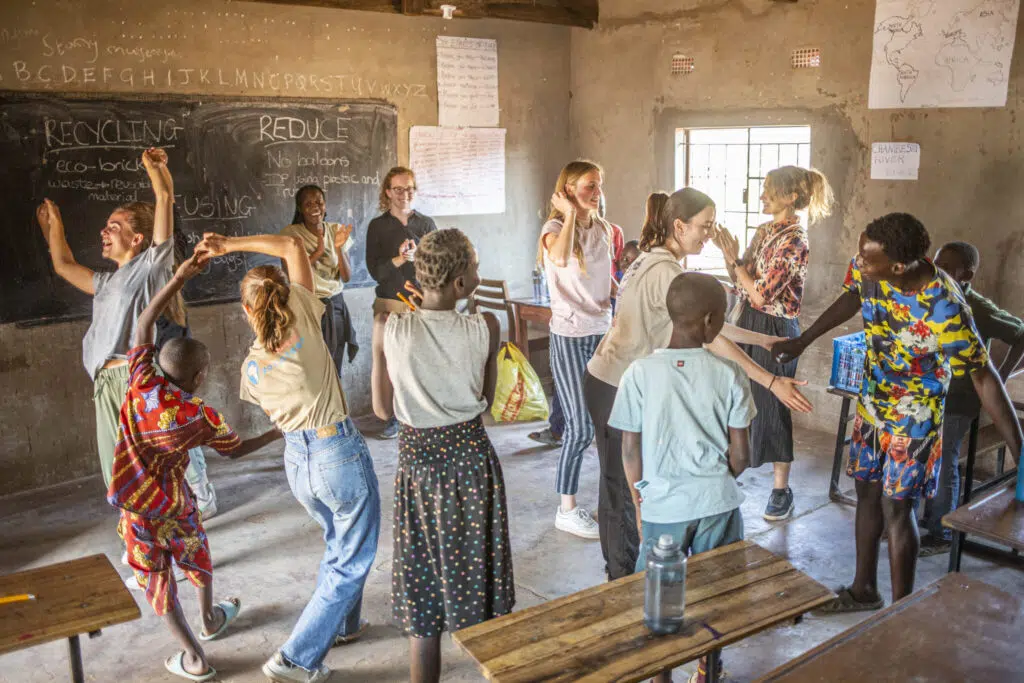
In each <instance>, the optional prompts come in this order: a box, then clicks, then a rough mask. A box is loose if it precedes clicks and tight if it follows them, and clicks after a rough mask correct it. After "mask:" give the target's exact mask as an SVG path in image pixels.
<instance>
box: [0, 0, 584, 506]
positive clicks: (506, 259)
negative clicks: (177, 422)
mask: <svg viewBox="0 0 1024 683" xmlns="http://www.w3.org/2000/svg"><path fill="white" fill-rule="evenodd" d="M439 33H447V34H450V35H458V36H471V37H480V38H496V39H497V40H498V56H499V67H498V68H499V82H500V87H501V95H500V98H501V110H502V111H501V125H502V126H504V127H506V128H507V129H508V139H507V165H506V175H507V177H506V184H507V185H506V186H507V195H506V198H507V202H506V203H507V212H506V213H505V214H504V215H496V216H464V217H456V218H446V217H441V218H438V220H437V222H438V225H439V227H458V228H461V229H462V230H464V231H466V232H467V234H469V235H470V237H471V239H472V240H473V241H474V243H475V244H476V246H477V248H478V250H479V253H480V259H481V273H482V274H483V275H484V276H485V277H497V278H506V279H508V280H510V281H520V282H525V281H526V280H528V279H529V272H530V270H531V268H532V262H533V258H534V249H535V246H534V245H535V240H536V235H537V233H538V232H539V228H540V224H541V223H540V219H539V212H540V210H541V207H542V205H543V204H544V203H545V201H546V198H547V196H548V193H549V192H550V185H551V183H552V182H553V178H554V177H555V176H556V175H557V173H558V170H559V168H560V167H561V165H562V164H563V163H565V159H566V158H567V157H568V154H569V142H568V131H569V127H568V108H569V104H568V90H569V52H568V47H567V45H568V41H569V30H568V29H566V28H562V27H556V26H544V25H539V24H526V23H520V22H512V21H490V20H488V21H452V22H444V21H442V20H440V19H432V18H406V17H400V16H389V15H386V14H378V13H374V12H352V11H340V10H330V9H317V8H301V7H289V6H283V5H269V4H259V3H247V2H224V1H221V0H181V1H177V2H163V1H160V2H156V1H149V2H137V1H135V0H132V1H128V0H124V1H119V2H110V1H108V0H75V1H73V2H72V1H70V0H36V1H34V2H31V3H3V6H2V7H0V88H3V89H14V90H42V89H46V90H52V91H56V92H59V91H62V90H64V91H71V90H73V91H88V92H110V93H128V92H131V93H139V92H142V93H151V94H157V95H158V94H159V93H162V92H174V93H188V94H195V95H203V94H217V95H254V96H255V95H259V96H288V97H304V96H308V97H342V98H359V97H364V98H369V97H383V98H384V99H387V100H389V101H391V102H393V103H394V104H396V105H397V106H398V116H399V162H400V163H405V162H407V161H408V139H409V138H408V130H409V126H412V125H437V99H436V97H437V89H436V65H435V61H436V60H435V52H434V40H435V37H436V36H437V35H438V34H439ZM76 38H79V39H84V40H82V41H78V43H77V45H78V46H74V45H72V43H73V41H74V40H75V39H76ZM140 50H149V51H150V52H149V53H148V54H147V53H143V52H141V51H140ZM255 73H263V74H264V79H265V83H266V85H265V87H264V88H263V89H262V90H257V89H254V88H253V81H254V77H253V74H255ZM241 74H245V77H244V80H243V76H242V75H241ZM272 74H276V75H274V76H272ZM309 74H314V75H316V76H318V77H320V79H319V81H320V83H321V84H323V83H327V84H330V85H329V86H326V85H322V87H325V88H326V87H330V88H331V90H330V91H329V92H328V91H319V92H317V91H314V90H310V88H309V86H308V84H307V82H306V81H305V80H304V79H301V78H300V75H304V76H308V75H309ZM168 79H169V81H170V84H168ZM47 80H48V82H46V81H47ZM246 82H248V87H247V86H246V85H245V83H246ZM300 85H302V86H305V88H306V89H305V90H301V89H300ZM290 218H291V216H290V215H289V216H281V225H282V226H283V225H285V224H286V223H287V221H288V219H290ZM70 220H71V218H70V217H69V222H70ZM100 227H101V226H95V228H96V230H97V232H98V231H99V229H100ZM4 229H13V226H5V227H4ZM97 237H98V236H97ZM348 294H349V296H348V303H349V307H350V308H351V309H352V312H353V314H354V316H355V323H356V327H357V331H358V334H359V335H360V340H361V342H362V343H363V350H362V351H361V352H360V354H359V357H358V358H357V359H356V364H355V365H348V366H346V368H345V376H344V384H345V389H346V392H347V393H348V396H349V400H350V405H351V406H352V409H353V412H354V413H356V414H364V413H368V412H369V411H370V398H369V377H370V364H369V359H370V353H369V351H370V314H369V309H370V304H371V302H372V297H373V291H372V289H360V290H351V291H350V292H349V293H348ZM191 323H192V326H193V330H194V333H195V335H196V336H197V337H198V338H200V339H202V340H204V341H205V342H206V343H207V344H209V345H210V347H211V352H212V354H213V358H214V364H213V367H212V372H211V375H210V378H209V380H208V382H207V387H206V388H205V389H204V391H203V392H202V393H203V394H204V396H205V397H206V398H207V399H208V400H209V401H210V402H211V403H212V404H213V405H215V406H217V407H218V408H220V409H222V410H223V411H224V413H225V414H226V416H227V417H228V419H229V420H230V421H231V422H232V423H233V424H234V425H235V426H236V427H237V428H238V429H239V430H240V431H241V432H242V433H243V434H251V433H253V432H254V431H257V430H260V429H263V428H264V427H265V426H266V420H265V418H264V417H263V416H262V413H260V412H259V411H258V410H256V409H254V408H252V407H251V406H248V405H244V404H242V403H241V402H240V401H239V400H238V399H237V391H238V374H239V373H238V368H239V366H240V364H241V361H242V358H243V357H244V354H245V349H246V348H247V347H248V344H249V341H250V340H251V334H250V332H249V328H248V326H247V324H246V322H245V320H244V318H243V317H242V315H241V311H240V309H239V308H238V307H237V306H235V305H224V306H214V307H206V308H197V309H194V310H193V311H192V313H191ZM86 328H87V323H84V322H78V323H67V324H58V325H49V326H46V327H39V328H34V329H18V328H16V327H14V326H13V325H6V326H0V385H2V386H3V388H4V391H3V392H0V394H2V396H3V398H2V399H0V400H2V402H3V403H2V410H3V413H2V421H0V494H4V493H8V492H12V491H19V490H24V489H28V488H33V487H36V486H43V485H47V484H53V483H56V482H59V481H63V480H67V479H72V478H75V477H80V476H83V475H87V474H90V473H93V472H95V471H96V470H97V469H98V465H97V461H96V455H95V436H94V429H95V427H94V413H93V409H92V395H91V389H92V386H91V383H90V382H89V379H88V376H87V375H86V373H85V371H84V370H83V369H82V366H81V361H80V357H81V339H82V336H83V335H84V333H85V330H86Z"/></svg>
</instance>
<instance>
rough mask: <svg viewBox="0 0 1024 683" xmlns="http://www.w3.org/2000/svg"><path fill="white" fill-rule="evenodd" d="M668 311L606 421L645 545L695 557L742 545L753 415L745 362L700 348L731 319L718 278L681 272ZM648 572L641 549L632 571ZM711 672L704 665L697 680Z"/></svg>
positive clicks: (628, 372)
mask: <svg viewBox="0 0 1024 683" xmlns="http://www.w3.org/2000/svg"><path fill="white" fill-rule="evenodd" d="M666 305H667V307H668V313H669V316H670V317H671V319H672V339H671V340H670V341H669V345H668V348H667V349H658V350H657V351H655V352H654V353H652V354H651V355H650V356H648V357H647V358H641V359H640V360H637V361H634V362H633V363H632V364H631V365H630V366H629V368H628V369H627V370H626V374H625V375H623V377H622V381H621V382H620V383H619V391H618V393H617V394H616V396H615V405H614V406H613V407H612V412H611V417H610V418H609V420H608V424H609V425H610V426H612V427H614V428H616V429H619V430H621V431H622V463H623V467H624V468H625V471H626V481H628V482H629V485H630V492H631V493H632V495H633V505H634V506H635V508H636V511H637V518H638V519H637V526H638V528H639V529H640V536H641V538H642V539H643V542H644V543H646V542H647V540H648V539H650V538H655V539H656V538H658V537H660V536H661V535H662V534H669V535H670V536H672V539H673V540H674V541H675V542H676V543H681V544H682V548H683V552H685V553H689V554H693V555H696V554H697V553H702V552H705V551H708V550H711V549H713V548H718V547H720V546H723V545H728V544H730V543H735V542H736V541H741V540H743V517H742V516H741V515H740V503H741V502H742V501H743V494H741V493H740V490H739V487H738V486H737V485H736V477H737V476H739V474H740V472H742V471H743V470H745V469H747V467H748V465H749V464H750V433H749V427H750V422H751V421H752V420H753V419H754V416H755V415H756V414H757V409H756V408H754V400H753V398H752V396H751V393H750V380H749V379H748V378H747V376H746V374H745V373H744V372H743V370H741V369H740V366H739V365H737V364H736V363H733V362H732V361H730V360H725V359H724V358H719V357H718V356H715V355H714V354H712V353H711V352H710V351H707V350H705V349H704V345H705V344H709V343H711V342H712V341H713V340H714V339H715V337H717V336H718V333H719V332H721V330H722V325H723V324H724V323H725V308H726V300H725V291H724V290H723V289H722V286H721V285H720V284H719V283H718V281H717V280H715V279H714V278H713V277H711V276H709V275H703V274H700V273H683V274H682V275H679V276H678V277H676V279H675V280H673V281H672V284H671V286H669V290H668V295H667V297H666ZM643 569H644V553H643V552H641V553H640V557H639V558H637V567H636V570H637V571H642V570H643ZM706 670H707V665H706V662H705V660H704V659H701V662H700V664H699V666H698V673H697V674H696V679H697V680H703V678H702V677H701V674H702V673H704V672H705V671H706ZM669 676H671V673H670V672H663V673H662V674H661V675H660V676H659V677H657V678H655V680H656V681H662V680H663V681H670V680H671V678H670V677H669Z"/></svg>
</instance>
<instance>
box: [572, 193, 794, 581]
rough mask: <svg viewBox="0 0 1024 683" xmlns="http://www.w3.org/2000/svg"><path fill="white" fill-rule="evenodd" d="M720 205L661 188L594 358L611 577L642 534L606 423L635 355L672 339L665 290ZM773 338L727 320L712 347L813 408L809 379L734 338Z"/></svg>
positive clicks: (628, 562) (623, 567)
mask: <svg viewBox="0 0 1024 683" xmlns="http://www.w3.org/2000/svg"><path fill="white" fill-rule="evenodd" d="M714 228H715V204H714V202H713V201H711V198H710V197H708V196H707V195H706V194H704V193H703V192H699V191H697V190H694V189H693V188H689V187H688V188H684V189H682V190H679V191H677V192H675V193H673V194H672V196H671V197H669V196H668V195H665V194H662V193H656V194H653V195H651V196H650V198H648V200H647V217H646V220H645V221H644V227H643V230H642V231H641V234H640V251H641V254H640V256H639V257H638V258H637V259H636V261H634V262H633V265H632V266H630V268H629V270H628V271H627V272H626V273H625V275H623V277H622V283H621V284H620V285H619V291H618V302H617V307H616V311H615V318H614V319H613V321H612V327H611V329H610V330H609V331H608V334H606V335H605V336H604V339H603V340H602V341H601V344H600V346H598V348H597V351H596V352H595V354H594V357H593V358H592V359H591V360H590V363H588V364H587V374H586V378H585V379H584V388H583V391H584V396H585V397H586V400H587V409H588V410H589V411H590V415H591V418H592V419H593V421H594V426H595V428H596V430H597V452H598V459H599V461H600V465H601V482H600V488H599V493H598V523H599V526H600V532H601V550H602V552H603V553H604V556H605V562H606V564H607V571H608V576H609V578H611V579H613V580H614V579H618V578H621V577H623V576H627V575H629V574H632V573H633V571H634V569H635V567H636V557H637V553H638V550H639V538H638V537H637V530H636V513H635V511H634V509H633V502H632V497H631V496H630V493H629V488H628V486H627V484H626V478H625V474H624V472H623V469H622V452H621V446H622V442H621V439H622V434H621V433H620V432H619V431H617V430H615V429H613V428H611V427H609V426H608V417H609V415H610V414H611V408H612V405H613V404H614V402H615V394H616V392H617V390H618V385H619V380H620V379H621V378H622V375H623V373H625V371H626V368H627V367H629V364H630V363H632V362H633V361H635V360H637V359H639V358H644V357H646V356H648V355H650V354H651V353H652V352H653V351H654V350H655V349H659V348H664V347H665V346H667V345H668V341H669V338H670V337H671V334H672V321H671V319H670V318H669V315H668V309H667V307H666V303H665V297H666V295H667V294H668V288H669V285H670V284H671V282H672V280H674V279H675V278H676V276H678V275H679V274H680V273H682V272H683V270H684V269H683V266H682V265H681V264H680V261H681V260H682V259H683V258H685V257H686V256H687V255H691V254H699V253H700V252H701V250H702V249H703V248H704V245H705V244H707V243H708V242H709V241H710V240H711V237H712V234H713V233H714ZM775 341H777V338H775V337H768V336H766V335H761V334H756V333H753V332H748V331H746V330H740V329H738V328H736V327H734V326H732V325H726V326H725V328H724V329H723V330H722V333H721V334H720V335H719V336H718V337H717V338H716V339H715V341H714V342H713V343H712V344H710V345H709V346H708V348H709V349H710V350H711V351H712V352H714V353H715V354H718V355H720V356H722V357H723V358H728V359H729V360H732V361H735V362H736V363H739V365H740V367H742V368H743V369H744V371H746V373H747V374H748V375H750V379H751V380H753V381H754V382H757V383H758V384H761V385H763V386H765V387H767V388H768V389H769V390H770V391H771V392H772V393H774V394H775V395H776V396H777V397H778V398H779V400H781V401H783V402H784V403H786V405H789V406H790V407H792V408H793V409H795V410H800V411H804V412H809V411H810V409H811V405H810V403H809V402H808V401H807V399H806V398H804V397H803V395H801V394H800V392H799V391H798V390H797V388H796V385H798V384H803V382H797V381H796V380H794V379H791V378H782V377H775V376H773V375H771V374H770V373H768V372H767V371H766V370H764V369H763V368H761V367H759V366H758V365H757V364H755V363H754V362H753V361H752V360H751V359H750V356H748V355H746V354H745V353H743V352H742V351H741V350H740V349H739V347H737V346H736V344H735V342H742V343H746V344H752V345H756V346H762V347H764V346H767V345H770V344H771V343H773V342H775Z"/></svg>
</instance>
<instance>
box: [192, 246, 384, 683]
mask: <svg viewBox="0 0 1024 683" xmlns="http://www.w3.org/2000/svg"><path fill="white" fill-rule="evenodd" d="M196 250H197V251H209V252H210V254H211V255H213V256H220V255H223V254H226V253H230V252H237V251H254V252H258V253H261V254H266V255H268V256H275V257H277V258H280V259H281V260H282V261H284V263H285V264H286V266H287V268H288V273H289V275H290V282H289V279H288V278H286V277H285V274H284V273H283V272H282V271H281V269H280V268H277V267H276V266H258V267H256V268H253V269H252V270H250V271H249V272H248V273H247V274H246V276H245V277H244V278H243V279H242V308H243V309H244V310H245V314H246V317H247V318H248V320H249V325H250V326H251V327H252V330H253V332H254V333H255V335H256V340H255V341H254V342H253V344H252V348H250V349H249V356H248V357H247V358H246V359H245V362H244V363H243V365H242V378H241V387H240V395H241V398H242V399H243V400H246V401H249V402H251V403H255V404H256V405H258V406H260V408H262V409H263V410H264V411H265V412H266V413H267V415H268V416H269V417H270V419H271V420H272V421H273V422H274V424H275V425H276V426H277V428H278V429H280V430H281V431H282V432H284V438H285V451H284V465H285V473H286V474H287V476H288V485H289V486H290V487H291V490H292V493H293V494H294V495H295V498H296V499H297V500H298V501H299V502H300V503H301V504H302V506H303V507H304V508H305V509H306V511H307V512H308V513H309V515H310V516H311V517H312V518H313V519H314V520H315V521H316V523H317V524H319V525H320V527H321V528H322V529H323V530H324V541H325V543H326V548H325V550H324V557H323V561H322V562H321V563H320V567H321V569H320V572H319V575H318V577H317V583H316V589H315V591H314V593H313V597H312V598H311V599H310V601H309V603H308V604H307V605H306V608H305V609H304V610H303V612H302V616H300V617H299V621H298V623H297V624H296V625H295V628H294V629H293V630H292V634H291V637H290V638H289V639H288V641H287V642H286V643H285V644H284V645H282V646H281V648H280V650H278V652H277V653H275V654H274V656H273V657H271V658H270V659H269V660H268V661H267V662H266V664H264V665H263V673H264V674H265V675H266V676H267V677H268V678H269V679H270V680H272V681H276V682H277V683H319V682H320V681H325V680H327V678H328V677H329V676H330V670H329V669H328V668H327V667H326V666H324V663H323V661H324V657H325V656H326V655H327V651H328V650H329V649H330V648H331V646H333V645H335V644H341V643H345V642H350V641H351V640H352V638H353V636H355V635H357V634H358V633H359V632H360V630H361V623H360V618H359V616H360V614H359V613H360V608H361V605H362V597H363V586H364V585H365V583H366V576H367V574H369V572H370V569H371V568H372V566H373V559H374V557H375V556H376V553H377V538H378V535H379V533H380V494H379V492H378V489H377V475H376V474H375V473H374V470H373V461H372V460H371V459H370V451H369V449H368V448H367V447H366V442H365V441H364V440H363V437H362V435H361V434H360V433H359V431H358V430H357V429H356V427H355V425H353V424H352V420H350V419H349V415H348V405H347V403H346V401H345V393H344V391H343V390H342V387H341V381H340V379H339V377H338V371H337V368H335V366H334V361H333V360H331V354H330V352H329V350H328V348H327V345H326V344H325V343H324V339H323V335H322V333H321V331H320V319H321V317H322V316H323V313H324V305H323V303H321V302H320V300H319V299H317V298H316V295H315V294H314V293H313V287H314V284H313V270H312V268H311V267H310V263H309V257H308V256H307V255H306V251H305V249H304V248H303V246H302V241H301V240H300V239H298V238H295V237H286V236H284V235H258V236H253V237H234V238H228V237H222V236H220V235H213V234H207V235H206V238H205V239H204V240H203V242H202V243H201V244H200V246H198V247H196Z"/></svg>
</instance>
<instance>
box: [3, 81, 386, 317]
mask: <svg viewBox="0 0 1024 683" xmlns="http://www.w3.org/2000/svg"><path fill="white" fill-rule="evenodd" d="M396 142H397V113H396V111H395V108H394V107H393V106H391V105H387V104H381V103H376V102H367V101H337V102H331V103H325V102H323V101H322V100H320V101H317V100H314V101H310V100H306V101H302V102H290V101H269V102H267V101H259V100H214V101H203V102H196V101H190V100H183V99H164V100H162V101H160V102H152V101H147V100H143V99H126V98H118V99H92V98H80V99H79V98H68V97H63V98H56V97H52V96H45V95H16V94H8V95H4V96H3V97H0V158H2V159H3V160H4V162H3V165H2V167H0V211H2V214H0V215H2V217H0V221H2V222H3V227H2V229H0V261H2V262H3V264H4V265H3V268H2V271H0V278H2V281H3V292H2V294H0V322H5V323H7V322H19V323H39V322H48V321H57V320H70V319H74V318H80V317H85V316H88V315H89V313H90V311H91V302H90V298H89V297H88V296H85V295H83V294H81V293H80V292H78V291H77V290H75V289H74V288H72V287H71V286H70V285H68V284H67V283H66V282H64V281H63V280H61V278H59V277H57V275H56V274H55V273H54V272H53V268H52V267H51V265H50V259H49V252H48V251H47V248H46V243H45V241H44V240H43V237H42V233H41V231H40V230H39V228H38V227H37V226H36V224H35V206H36V205H37V204H38V203H39V202H40V201H42V199H43V198H44V197H48V198H50V199H52V200H53V201H55V202H56V203H57V205H58V206H59V207H60V209H61V212H62V214H63V216H64V223H65V227H66V230H67V237H68V243H69V245H70V246H71V249H72V251H73V252H74V254H75V257H76V258H77V259H78V261H79V262H80V263H82V264H84V265H87V266H89V267H90V268H93V269H95V270H111V269H112V268H113V264H111V263H110V262H104V261H103V259H102V258H101V256H100V247H101V245H100V236H99V233H100V230H101V229H102V228H103V226H104V225H105V224H106V220H107V217H108V216H109V215H110V213H111V211H113V210H114V209H115V208H116V207H117V206H118V205H120V204H123V203H126V202H131V201H152V191H151V190H150V186H149V182H148V179H147V177H146V173H145V170H144V169H143V167H142V163H141V161H140V156H141V154H142V151H143V150H144V149H146V148H147V147H162V148H164V149H166V150H167V154H168V157H169V162H168V163H169V166H170V169H171V173H172V175H173V177H174V185H175V204H176V206H175V216H176V221H175V222H176V226H175V231H176V237H177V239H178V240H179V244H182V245H183V246H186V249H185V252H186V253H191V247H192V246H193V245H195V244H196V243H198V242H199V241H200V240H201V239H202V234H203V233H204V232H207V231H213V232H220V233H224V234H228V235H252V234H260V233H277V232H279V231H280V229H281V228H283V227H284V226H285V225H288V224H289V223H290V222H291V218H292V214H293V211H294V206H295V204H294V194H295V190H296V189H297V188H298V187H300V186H302V185H306V184H314V185H320V186H321V187H323V188H324V191H325V192H326V194H327V219H328V220H331V221H336V222H340V223H353V224H355V226H356V231H355V232H354V233H353V239H355V243H354V246H353V248H352V251H351V252H350V254H349V256H350V258H351V260H352V268H353V274H352V281H351V282H350V283H349V285H348V286H349V287H367V286H370V285H372V284H373V281H372V280H371V278H370V276H369V274H368V273H367V270H366V261H365V257H364V254H365V244H366V240H365V236H366V226H367V224H368V223H369V221H370V219H371V218H373V217H374V216H375V215H377V195H378V191H379V186H380V180H381V178H382V177H383V176H384V174H385V173H386V172H387V169H389V168H390V167H391V166H394V165H395V163H396V162H397V152H396ZM265 262H267V259H266V258H264V257H260V256H256V255H248V254H228V255H226V256H223V257H219V258H217V259H215V260H214V262H213V263H211V265H210V267H209V269H208V271H207V272H206V273H204V274H203V275H201V276H199V277H197V278H196V279H194V280H192V281H191V282H189V284H188V286H187V287H186V289H185V297H186V299H187V300H188V301H189V302H190V303H192V304H207V303H218V302H224V301H233V300H237V299H238V283H239V281H240V280H241V278H242V276H243V275H244V274H245V272H246V271H247V270H248V269H249V268H250V267H252V266H253V265H256V264H259V263H265Z"/></svg>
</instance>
